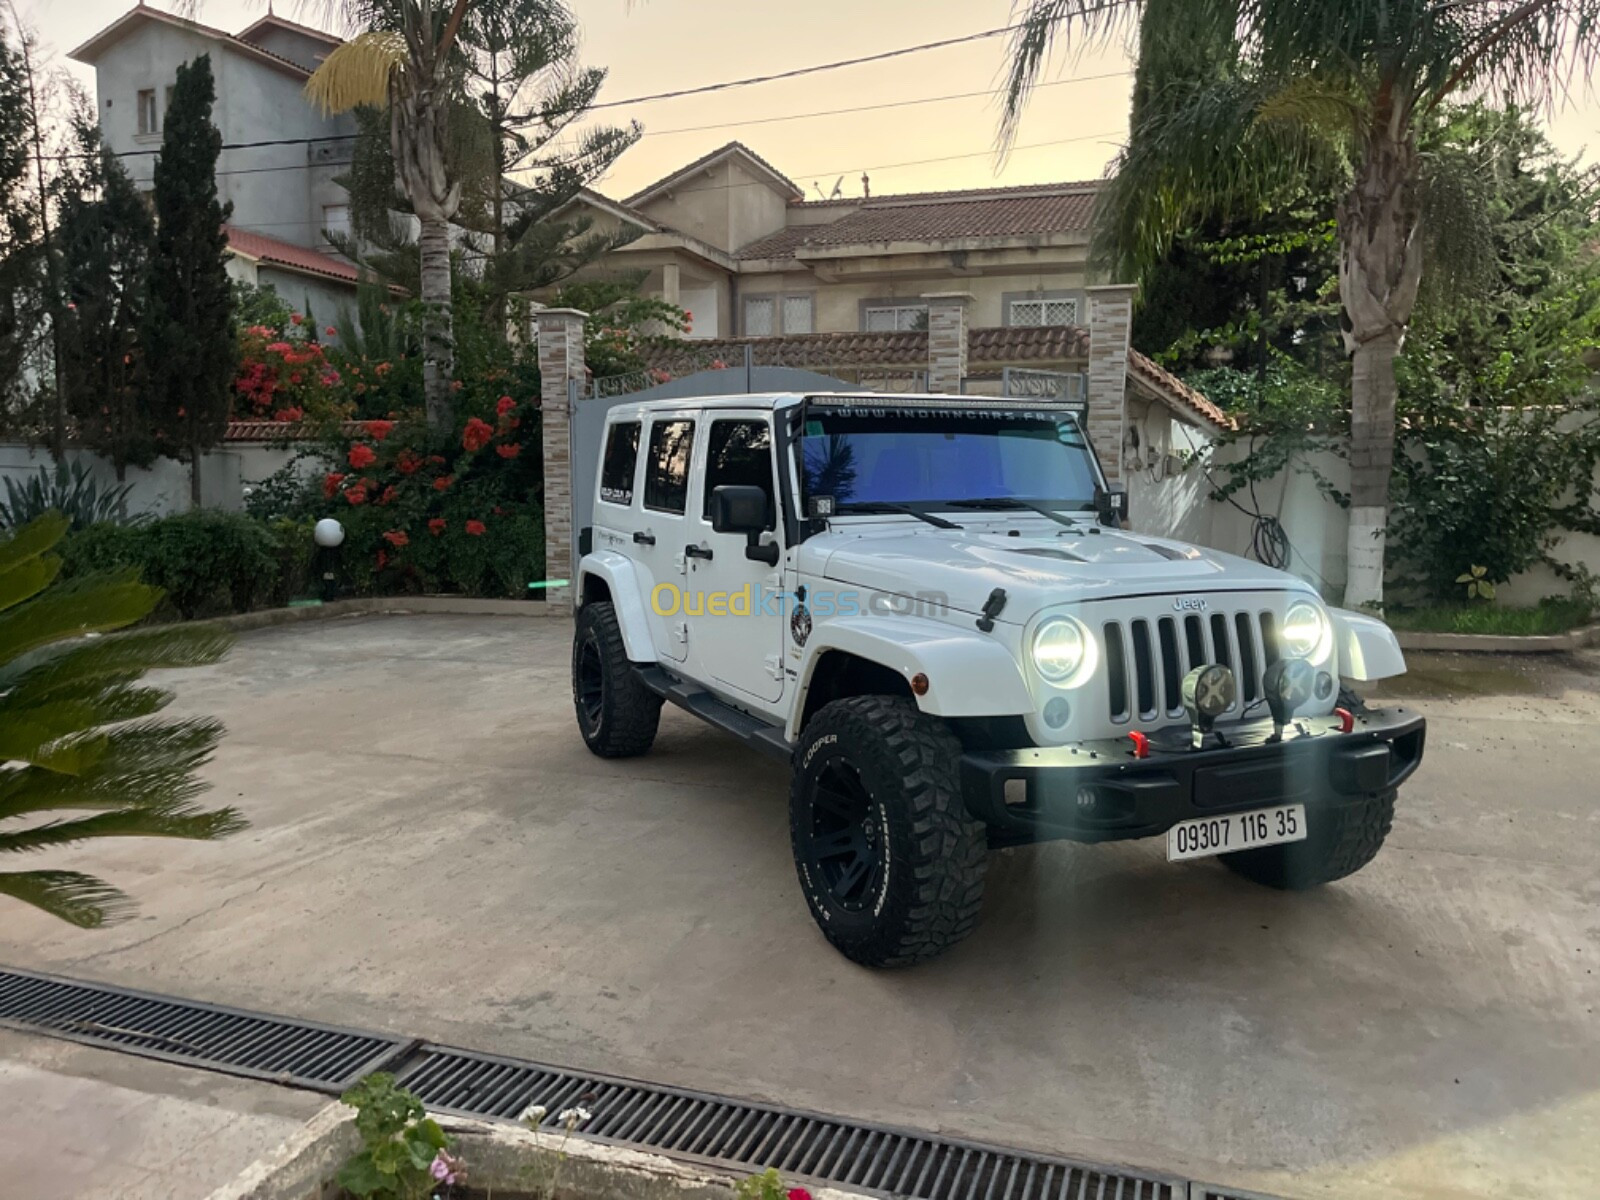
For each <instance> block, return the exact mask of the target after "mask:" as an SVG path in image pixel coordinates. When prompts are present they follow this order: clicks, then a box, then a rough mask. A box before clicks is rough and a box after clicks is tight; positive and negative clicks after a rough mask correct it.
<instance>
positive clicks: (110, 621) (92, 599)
mask: <svg viewBox="0 0 1600 1200" xmlns="http://www.w3.org/2000/svg"><path fill="white" fill-rule="evenodd" d="M160 597H161V593H160V591H158V590H157V589H156V588H153V587H147V586H146V585H145V584H142V583H140V582H139V579H138V576H137V575H136V574H135V573H134V572H132V571H128V572H121V573H114V574H106V575H92V576H86V577H83V578H81V579H72V580H68V581H67V582H66V583H58V584H57V585H56V586H55V587H53V588H51V589H50V591H49V592H48V593H47V594H45V595H41V596H39V597H36V598H35V599H33V600H30V601H28V602H27V603H26V604H20V605H18V606H17V607H15V608H11V609H8V610H6V611H5V612H3V613H0V662H7V661H10V660H11V659H15V658H19V657H21V656H22V655H24V654H27V653H28V652H29V651H30V650H37V649H38V648H39V647H41V646H47V645H49V644H50V643H52V642H59V641H61V640H62V639H64V638H76V637H82V636H83V635H84V634H87V633H104V632H106V631H108V630H112V629H121V628H122V627H123V626H125V625H132V624H133V623H134V622H135V621H139V620H142V619H143V618H145V617H147V616H149V615H150V613H151V611H152V610H154V608H155V606H156V602H157V600H159V599H160Z"/></svg>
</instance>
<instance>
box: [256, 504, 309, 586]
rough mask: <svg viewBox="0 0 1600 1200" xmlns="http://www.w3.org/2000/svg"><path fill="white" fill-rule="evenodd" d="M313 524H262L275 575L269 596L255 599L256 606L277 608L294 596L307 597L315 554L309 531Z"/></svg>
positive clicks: (282, 519) (288, 521)
mask: <svg viewBox="0 0 1600 1200" xmlns="http://www.w3.org/2000/svg"><path fill="white" fill-rule="evenodd" d="M315 526H316V522H315V521H312V520H310V519H306V520H295V519H293V518H291V517H277V518H275V519H274V520H271V521H268V522H267V523H266V529H267V535H268V537H270V538H271V539H272V552H273V555H274V557H275V558H276V559H277V563H278V572H277V575H276V576H275V577H274V578H273V580H272V581H271V588H270V594H269V595H267V596H266V597H262V596H259V595H258V596H257V598H256V601H257V603H261V602H263V600H265V602H267V603H270V604H271V605H272V606H273V607H275V608H281V607H282V606H284V605H285V604H288V603H289V601H291V600H293V599H294V598H295V597H296V596H303V595H306V594H307V593H309V592H310V591H311V590H312V588H311V559H312V556H313V554H315V552H316V543H315V542H314V541H312V538H311V531H312V529H313V528H314V527H315Z"/></svg>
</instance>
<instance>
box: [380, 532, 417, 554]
mask: <svg viewBox="0 0 1600 1200" xmlns="http://www.w3.org/2000/svg"><path fill="white" fill-rule="evenodd" d="M383 540H384V541H386V542H388V543H389V545H391V546H393V547H395V548H396V549H399V548H400V547H401V546H409V545H410V544H411V537H410V535H409V534H407V533H406V531H405V530H404V529H390V530H388V531H387V532H385V533H384V535H383Z"/></svg>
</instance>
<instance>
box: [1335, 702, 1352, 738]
mask: <svg viewBox="0 0 1600 1200" xmlns="http://www.w3.org/2000/svg"><path fill="white" fill-rule="evenodd" d="M1333 715H1334V716H1336V717H1338V718H1339V732H1340V733H1349V732H1350V731H1351V730H1352V729H1354V728H1355V727H1356V715H1355V713H1353V712H1351V711H1350V710H1349V709H1348V708H1336V709H1334V710H1333Z"/></svg>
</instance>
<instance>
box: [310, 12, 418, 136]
mask: <svg viewBox="0 0 1600 1200" xmlns="http://www.w3.org/2000/svg"><path fill="white" fill-rule="evenodd" d="M407 57H408V51H407V48H406V40H405V38H404V37H403V36H402V35H401V34H398V33H390V32H382V31H379V32H373V33H363V34H358V35H357V36H356V37H353V38H351V39H350V40H349V41H348V42H345V43H343V44H342V45H340V46H338V47H337V48H336V49H334V50H333V52H332V53H330V54H329V55H328V57H327V58H325V59H323V60H322V64H321V65H320V66H319V67H318V68H317V69H316V70H315V71H313V72H312V73H311V78H310V79H308V80H306V85H305V94H306V99H308V100H310V101H311V103H312V104H314V105H316V106H317V107H318V108H320V109H321V110H322V112H323V113H324V114H325V115H326V114H329V113H342V112H349V111H350V110H351V109H353V108H357V107H359V106H361V105H370V106H372V107H374V108H378V107H382V106H383V105H384V104H387V103H388V101H389V84H390V81H391V80H392V79H393V78H394V75H395V72H396V71H401V70H404V69H405V65H406V61H407Z"/></svg>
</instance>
